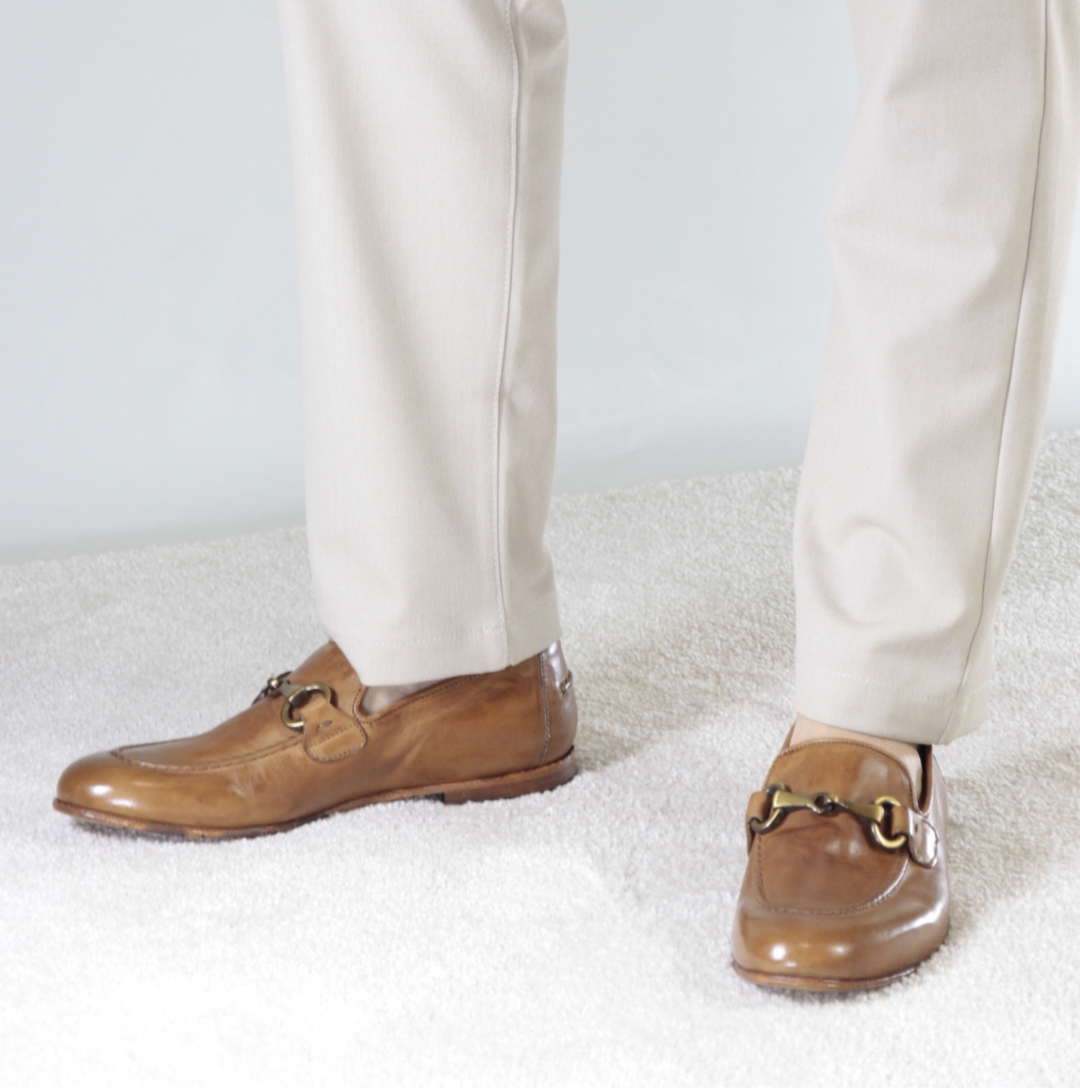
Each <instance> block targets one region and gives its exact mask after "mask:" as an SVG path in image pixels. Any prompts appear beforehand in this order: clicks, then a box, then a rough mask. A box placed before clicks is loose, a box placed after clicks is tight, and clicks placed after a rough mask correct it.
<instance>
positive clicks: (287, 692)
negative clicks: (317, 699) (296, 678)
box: [258, 672, 334, 729]
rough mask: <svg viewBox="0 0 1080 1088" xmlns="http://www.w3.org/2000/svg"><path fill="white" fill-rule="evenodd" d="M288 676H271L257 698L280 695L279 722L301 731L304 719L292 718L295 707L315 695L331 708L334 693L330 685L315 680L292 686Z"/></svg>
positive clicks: (284, 673) (287, 674)
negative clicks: (281, 699)
mask: <svg viewBox="0 0 1080 1088" xmlns="http://www.w3.org/2000/svg"><path fill="white" fill-rule="evenodd" d="M290 675H291V673H287V672H283V673H282V674H281V675H280V676H271V677H270V679H269V680H267V681H266V687H264V688H263V689H262V691H260V692H259V695H258V698H259V699H261V698H262V697H263V696H264V695H265V696H267V697H270V696H273V695H281V696H282V697H283V698H284V700H285V701H284V702H283V703H282V704H281V720H282V721H283V722H284V723H285V724H286V725H287V726H288V727H289V728H290V729H303V728H304V719H303V718H293V716H292V712H293V711H294V710H295V709H296V708H297V706H299V705H301V704H303V703H306V702H307V700H308V698H309V697H310V696H312V695H315V694H316V693H318V694H319V695H321V696H322V697H323V698H324V699H325V700H326V701H327V702H328V703H330V704H331V706H332V705H333V703H334V693H333V691H332V690H331V688H330V685H329V684H324V683H323V682H322V681H321V680H315V681H313V682H312V683H310V684H293V683H291V682H290V680H289V676H290Z"/></svg>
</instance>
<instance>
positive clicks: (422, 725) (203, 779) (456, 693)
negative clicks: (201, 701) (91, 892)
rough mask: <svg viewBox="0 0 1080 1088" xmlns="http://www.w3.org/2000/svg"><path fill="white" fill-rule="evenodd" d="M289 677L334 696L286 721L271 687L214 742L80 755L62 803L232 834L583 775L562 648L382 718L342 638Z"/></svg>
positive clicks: (547, 784)
mask: <svg viewBox="0 0 1080 1088" xmlns="http://www.w3.org/2000/svg"><path fill="white" fill-rule="evenodd" d="M284 675H285V676H287V677H288V679H289V681H290V682H291V684H293V685H311V686H314V685H316V684H321V685H325V687H326V688H327V689H328V690H329V691H330V694H331V698H330V699H329V700H328V699H327V698H326V697H325V696H324V695H323V694H322V692H321V691H315V692H311V693H305V694H304V695H303V697H302V698H300V699H297V700H296V702H294V703H293V704H292V705H291V706H290V707H288V708H286V711H285V713H284V714H283V710H282V704H283V698H282V696H281V695H280V694H277V693H275V692H274V691H273V690H272V688H271V685H270V684H268V685H267V687H266V688H264V689H263V692H262V693H261V694H260V696H259V697H258V698H257V699H256V700H255V702H254V703H253V704H252V705H251V706H250V707H248V708H247V709H246V710H244V711H242V712H241V713H240V714H237V715H236V716H235V717H233V718H230V719H229V720H228V721H226V722H224V723H223V724H221V725H219V726H218V727H217V728H216V729H212V730H210V731H209V732H208V733H202V734H199V735H198V736H193V737H187V738H184V739H182V740H171V741H163V742H159V743H152V744H136V745H130V746H127V747H122V748H116V749H113V750H111V751H108V752H99V753H97V754H95V755H91V756H87V757H86V758H84V759H80V760H79V761H78V762H76V763H74V764H72V765H71V766H70V767H68V768H67V770H65V771H64V773H63V775H62V776H61V778H60V781H59V783H58V785H57V793H56V800H55V802H54V806H55V807H56V808H57V809H59V810H60V811H61V812H65V813H67V814H69V815H72V816H75V817H78V818H80V819H83V820H87V821H90V822H94V823H99V824H107V825H110V826H113V827H123V828H127V829H130V830H135V831H148V832H154V833H158V834H170V835H183V836H187V837H195V838H228V837H234V836H241V835H255V834H264V833H268V832H273V831H283V830H287V829H288V828H290V827H295V826H296V825H297V824H300V823H304V822H305V821H307V820H311V819H315V818H316V817H319V816H323V815H327V814H329V813H331V812H337V811H342V810H344V809H348V808H354V807H358V806H360V805H364V804H371V803H374V802H377V801H388V800H396V799H399V798H404V797H416V796H425V795H441V796H442V797H443V799H444V800H446V801H449V802H458V801H467V800H483V799H487V798H496V797H512V796H517V795H519V794H523V793H530V792H535V791H537V790H543V789H551V788H553V787H554V786H558V785H561V784H562V783H564V782H567V781H569V780H570V779H571V778H572V777H573V776H574V773H575V771H576V766H575V762H574V755H573V743H574V734H575V732H576V728H577V706H576V702H575V699H574V691H573V686H572V678H571V676H570V673H569V671H568V670H567V668H566V662H565V660H564V659H563V655H562V651H561V649H560V648H559V645H558V644H557V643H556V644H555V645H554V646H552V647H550V648H549V649H548V650H545V651H544V652H542V653H540V654H537V655H536V656H534V657H530V658H528V659H527V660H525V661H523V662H521V663H520V664H517V665H512V666H510V667H509V668H506V669H503V670H501V671H500V672H494V673H483V674H480V675H476V676H459V677H454V678H452V679H449V680H444V681H442V682H440V683H438V684H435V685H433V686H432V687H429V688H425V689H423V690H422V691H419V692H417V693H416V694H414V695H410V696H406V697H405V698H403V699H401V700H399V701H398V702H396V703H394V704H392V705H391V706H389V707H386V708H385V709H383V710H381V711H379V712H378V713H375V714H370V715H367V714H364V713H363V712H362V711H361V709H360V706H361V700H362V699H363V695H364V691H365V690H366V689H365V688H364V686H363V685H362V684H361V683H360V680H359V678H358V677H357V675H356V673H355V672H354V671H353V669H352V666H351V665H350V664H349V662H348V661H347V659H346V658H345V656H344V654H342V652H341V650H340V649H339V648H338V647H337V646H336V645H335V644H334V643H333V642H329V643H327V644H326V645H325V646H323V647H321V648H320V649H319V650H317V651H316V652H315V653H314V654H312V655H311V657H309V658H308V659H307V660H306V661H305V662H304V663H303V664H302V665H300V666H299V667H298V668H296V669H294V670H293V671H292V672H291V673H288V674H284ZM279 679H280V678H279ZM271 683H272V682H271ZM283 718H284V719H288V720H289V721H290V722H291V723H292V724H291V725H290V724H286V721H285V720H283Z"/></svg>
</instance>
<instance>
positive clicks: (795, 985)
mask: <svg viewBox="0 0 1080 1088" xmlns="http://www.w3.org/2000/svg"><path fill="white" fill-rule="evenodd" d="M731 966H732V967H734V968H735V973H736V974H737V975H738V976H739V977H740V978H744V979H746V981H747V982H754V983H756V984H757V985H758V986H771V987H773V988H774V989H779V990H809V991H813V992H816V993H846V992H849V991H851V990H880V989H881V987H882V986H888V985H890V984H891V983H893V982H897V981H898V980H899V979H902V978H904V977H906V976H907V975H910V974H911V973H912V971H914V970H915V968H916V967H918V966H919V965H918V964H917V963H916V964H913V965H912V966H911V967H905V968H904V969H903V970H902V971H897V972H896V973H895V974H892V975H882V976H881V977H880V978H813V977H811V976H809V975H774V974H770V973H769V972H767V971H748V970H747V969H746V968H745V967H740V966H739V965H738V964H737V963H736V962H735V961H734V960H732V961H731Z"/></svg>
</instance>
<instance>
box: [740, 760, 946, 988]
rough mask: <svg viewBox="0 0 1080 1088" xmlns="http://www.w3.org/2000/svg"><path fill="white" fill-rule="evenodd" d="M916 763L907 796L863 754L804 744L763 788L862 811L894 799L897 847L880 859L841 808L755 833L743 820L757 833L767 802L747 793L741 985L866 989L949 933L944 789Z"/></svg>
mask: <svg viewBox="0 0 1080 1088" xmlns="http://www.w3.org/2000/svg"><path fill="white" fill-rule="evenodd" d="M920 754H921V757H922V767H923V783H924V785H923V792H922V796H921V797H915V796H914V795H913V790H912V784H911V780H910V778H909V776H908V773H907V770H906V769H905V768H904V766H903V765H902V763H901V762H900V761H899V760H897V759H894V758H893V757H892V756H890V755H888V754H886V753H884V752H882V751H881V750H880V749H878V748H875V747H873V746H872V745H869V744H862V743H859V742H857V741H836V740H815V741H809V742H807V743H804V744H798V745H795V746H793V747H790V748H785V750H784V751H782V752H781V753H780V755H779V756H778V757H777V759H776V760H775V762H774V763H773V765H772V767H771V768H770V770H769V774H768V777H767V779H766V781H767V782H768V783H783V784H784V785H785V787H786V788H787V789H789V790H791V791H793V792H795V793H797V794H800V795H807V796H810V797H816V796H819V795H832V796H834V797H838V798H844V799H846V800H848V801H851V802H857V803H861V804H863V805H872V804H873V803H874V802H875V801H877V800H878V799H879V798H881V797H883V796H888V797H892V798H895V799H896V800H897V801H898V802H900V803H899V805H897V806H896V807H893V808H891V810H890V811H889V812H888V814H887V816H886V817H885V821H883V830H884V832H885V833H886V835H887V837H889V838H890V839H892V838H895V839H896V840H897V841H899V842H900V845H899V846H898V847H897V848H895V849H885V848H884V847H882V845H881V844H880V843H879V842H878V841H876V840H875V837H874V835H873V834H872V833H871V830H872V829H871V828H870V827H869V826H868V825H867V823H866V821H865V820H863V819H860V818H859V817H858V816H856V815H855V814H853V813H851V812H848V811H845V810H843V809H842V808H840V809H836V810H834V811H830V812H828V813H827V814H820V813H818V812H815V811H811V810H806V809H803V810H800V809H793V810H791V811H789V812H787V813H786V815H784V817H783V819H782V820H781V821H779V822H778V823H777V824H776V826H775V827H773V828H772V829H771V830H769V831H768V832H766V833H763V834H762V833H755V832H754V831H752V830H751V829H750V828H751V822H752V820H751V818H753V820H754V821H756V822H755V824H754V826H760V822H761V821H763V820H765V819H766V817H767V815H768V813H769V811H770V808H771V799H770V797H769V796H768V794H767V793H765V792H761V793H756V794H754V795H753V797H752V798H751V801H750V806H749V809H748V812H747V829H748V846H749V858H748V862H747V867H746V875H745V877H744V879H743V885H742V890H741V892H740V895H739V901H738V905H737V907H736V912H735V924H734V930H733V934H732V952H733V957H734V963H735V969H736V970H737V971H738V972H739V974H740V975H742V976H743V977H745V978H748V979H750V980H751V981H753V982H757V983H760V984H763V985H770V986H779V987H784V988H790V989H805V990H858V989H872V988H875V987H877V986H883V985H885V984H887V983H889V982H892V981H894V980H895V979H897V978H901V977H903V976H904V975H905V974H907V973H909V972H910V971H912V970H914V969H915V967H916V966H917V965H918V964H919V963H921V962H922V961H923V960H925V959H926V958H927V957H928V956H930V955H931V954H932V953H933V952H934V951H935V950H936V949H937V948H938V947H939V946H940V945H941V943H942V941H943V940H944V939H945V934H946V932H947V931H948V927H949V881H948V870H947V863H946V857H945V825H946V819H947V809H946V798H945V785H944V782H943V780H942V778H941V773H940V770H939V768H938V766H937V763H936V761H935V760H934V759H933V756H932V753H931V751H930V748H929V747H928V746H924V747H923V748H922V749H920Z"/></svg>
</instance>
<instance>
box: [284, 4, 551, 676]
mask: <svg viewBox="0 0 1080 1088" xmlns="http://www.w3.org/2000/svg"><path fill="white" fill-rule="evenodd" d="M281 14H282V23H283V32H284V42H285V69H286V75H287V80H288V87H289V103H290V112H291V119H292V131H293V157H294V164H295V173H296V193H297V223H298V241H299V253H300V301H301V317H302V323H303V342H304V386H305V388H304V402H305V403H304V433H305V476H306V481H307V509H308V527H309V531H310V534H311V542H312V543H311V562H312V571H313V577H314V591H315V600H316V605H317V608H318V612H319V617H320V619H321V620H322V622H323V625H324V626H325V628H326V629H327V631H329V633H330V634H331V635H333V637H334V638H335V639H336V640H337V642H338V644H339V645H340V646H341V647H342V649H343V650H344V651H345V654H346V656H347V657H348V658H349V660H350V661H351V662H352V664H353V665H354V667H355V668H356V669H357V671H358V672H359V674H360V676H361V678H362V679H363V680H364V681H365V682H367V683H369V684H396V683H409V682H412V681H420V680H430V679H435V678H439V677H443V676H451V675H455V674H459V673H466V672H485V671H489V670H494V669H501V668H503V667H504V666H505V665H507V664H509V663H511V662H517V661H520V660H522V659H524V658H525V657H528V656H529V655H530V654H533V653H536V652H537V651H539V650H540V649H542V648H543V647H544V646H547V645H549V644H550V643H551V642H553V641H554V640H555V639H556V638H557V637H558V634H559V626H558V612H557V607H556V601H555V586H554V581H553V579H552V573H551V562H550V559H549V557H548V555H547V552H546V551H545V550H544V546H543V529H544V519H545V518H546V516H547V508H548V497H549V494H550V490H551V475H552V471H553V466H554V458H555V303H556V290H557V274H558V207H559V178H560V170H561V146H562V101H563V87H564V83H565V72H566V24H565V19H564V17H563V11H562V6H561V4H560V3H559V0H513V2H510V0H437V2H433V0H392V2H388V0H283V3H282V4H281Z"/></svg>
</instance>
